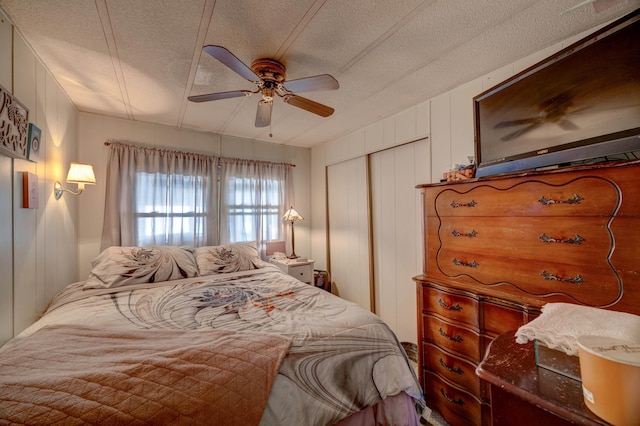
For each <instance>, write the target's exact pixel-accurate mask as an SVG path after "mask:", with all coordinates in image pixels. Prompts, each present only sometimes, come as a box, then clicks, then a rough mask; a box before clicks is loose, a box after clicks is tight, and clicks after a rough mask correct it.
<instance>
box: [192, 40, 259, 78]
mask: <svg viewBox="0 0 640 426" xmlns="http://www.w3.org/2000/svg"><path fill="white" fill-rule="evenodd" d="M202 50H204V51H205V52H207V53H208V54H209V55H211V56H213V57H214V58H216V59H217V60H218V61H220V62H222V63H223V64H225V65H226V66H227V67H229V68H231V69H232V70H233V71H235V72H236V73H238V74H240V75H241V76H242V77H244V78H246V79H247V80H249V81H260V77H258V76H257V75H256V73H254V72H253V71H252V70H251V68H249V67H248V66H246V65H245V64H244V63H243V62H242V61H241V60H240V59H238V58H236V56H235V55H234V54H233V53H231V52H229V51H228V50H227V49H225V48H224V47H222V46H215V45H207V46H205V47H203V48H202Z"/></svg>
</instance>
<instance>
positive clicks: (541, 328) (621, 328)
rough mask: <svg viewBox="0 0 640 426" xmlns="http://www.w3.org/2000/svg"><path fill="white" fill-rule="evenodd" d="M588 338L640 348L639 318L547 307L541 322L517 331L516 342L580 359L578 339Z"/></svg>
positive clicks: (571, 306) (560, 305) (555, 305)
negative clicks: (624, 342) (609, 339)
mask: <svg viewBox="0 0 640 426" xmlns="http://www.w3.org/2000/svg"><path fill="white" fill-rule="evenodd" d="M587 335H591V336H607V337H615V338H617V339H622V340H627V341H630V342H632V343H639V344H640V316H638V315H634V314H629V313H625V312H617V311H608V310H605V309H599V308H592V307H590V306H582V305H575V304H571V303H547V304H546V305H544V306H543V307H542V314H540V316H539V317H538V318H536V319H534V320H533V321H531V322H530V323H528V324H525V325H523V326H521V327H520V328H519V329H518V331H517V332H516V342H518V343H527V342H528V341H530V340H534V339H535V340H538V341H540V342H542V343H543V344H544V345H545V346H547V347H549V348H552V349H557V350H561V351H563V352H565V353H566V354H567V355H577V354H578V343H577V339H578V337H580V336H587Z"/></svg>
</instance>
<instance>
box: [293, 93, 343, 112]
mask: <svg viewBox="0 0 640 426" xmlns="http://www.w3.org/2000/svg"><path fill="white" fill-rule="evenodd" d="M283 100H284V101H285V102H286V103H288V104H289V105H293V106H296V107H298V108H302V109H304V110H305V111H309V112H312V113H314V114H318V115H319V116H321V117H329V116H330V115H331V114H333V111H335V110H334V109H333V108H331V107H328V106H326V105H322V104H319V103H318V102H315V101H312V100H311V99H307V98H303V97H302V96H296V95H285V96H284V97H283Z"/></svg>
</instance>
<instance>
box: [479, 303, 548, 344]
mask: <svg viewBox="0 0 640 426" xmlns="http://www.w3.org/2000/svg"><path fill="white" fill-rule="evenodd" d="M482 311H483V315H482V318H483V326H482V328H483V329H484V330H485V332H486V333H487V334H489V335H490V336H492V337H496V336H498V335H499V334H502V333H506V332H507V331H511V330H517V329H518V328H520V326H521V325H523V324H525V323H527V322H529V321H531V320H532V319H533V318H534V316H537V312H536V313H535V315H534V314H533V313H529V314H527V313H525V312H523V310H522V308H520V309H518V308H509V307H506V306H500V305H496V304H494V303H491V302H485V303H483V305H482Z"/></svg>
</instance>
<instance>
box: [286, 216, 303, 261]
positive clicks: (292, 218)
mask: <svg viewBox="0 0 640 426" xmlns="http://www.w3.org/2000/svg"><path fill="white" fill-rule="evenodd" d="M302 219H304V218H303V217H302V215H301V214H300V213H298V212H297V211H296V209H294V208H293V206H291V208H290V209H289V210H287V212H286V213H285V214H284V216H282V220H287V221H289V222H291V254H290V255H289V256H287V257H288V258H289V259H297V258H298V257H299V256H298V255H297V254H296V240H295V234H294V233H293V222H295V221H296V220H302Z"/></svg>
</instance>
